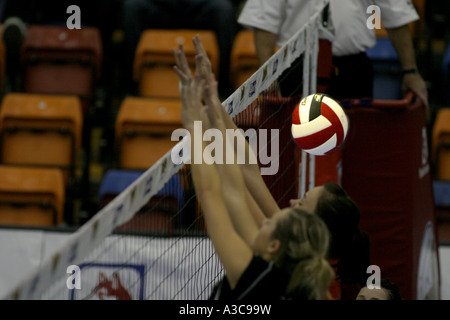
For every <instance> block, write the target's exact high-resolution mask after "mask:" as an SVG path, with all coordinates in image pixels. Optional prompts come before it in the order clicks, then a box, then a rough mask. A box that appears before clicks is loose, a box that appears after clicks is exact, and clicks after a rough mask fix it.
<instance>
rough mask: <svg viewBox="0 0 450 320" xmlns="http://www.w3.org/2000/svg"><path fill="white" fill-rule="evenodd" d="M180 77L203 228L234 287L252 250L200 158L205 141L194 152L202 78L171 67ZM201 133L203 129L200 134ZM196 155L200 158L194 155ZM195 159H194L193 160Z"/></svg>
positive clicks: (212, 168)
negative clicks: (234, 223)
mask: <svg viewBox="0 0 450 320" xmlns="http://www.w3.org/2000/svg"><path fill="white" fill-rule="evenodd" d="M174 54H175V56H176V58H177V61H181V63H183V62H182V61H183V59H184V58H183V52H182V48H181V49H180V50H175V51H174ZM175 71H176V72H177V74H178V76H179V77H180V83H181V97H182V121H183V126H184V128H185V129H186V130H187V132H188V133H189V135H188V137H190V144H191V151H192V152H191V172H192V179H193V182H194V187H195V191H196V195H197V198H198V200H199V202H200V204H201V206H202V210H203V214H204V218H205V223H206V228H207V231H208V234H209V236H210V238H211V241H212V243H213V244H214V248H215V250H216V252H217V254H218V256H219V259H220V261H221V262H222V264H223V266H224V269H225V272H226V276H227V279H228V281H229V283H230V286H231V287H232V288H234V286H235V285H236V284H237V282H238V280H239V278H240V277H241V275H242V273H243V272H244V271H245V269H246V268H247V266H248V264H249V263H250V261H251V259H252V257H253V252H252V250H251V248H250V247H249V246H248V245H247V244H246V243H245V241H244V240H243V239H242V238H241V237H240V236H239V235H238V234H237V232H236V230H235V229H234V227H233V225H232V222H231V219H230V216H229V213H228V210H227V207H226V205H225V202H224V199H223V196H222V194H223V192H222V187H221V181H220V176H219V173H218V170H217V167H216V165H209V164H207V163H206V162H205V161H204V160H205V159H203V150H204V147H205V146H206V145H205V142H204V141H203V139H201V140H202V143H203V145H202V148H201V150H200V151H201V152H198V153H197V152H194V150H195V149H194V147H195V144H194V141H195V138H194V134H199V132H196V130H195V127H194V126H195V123H196V121H202V122H203V123H205V124H206V125H208V124H209V123H208V117H207V116H206V114H205V112H204V106H203V104H202V94H203V92H204V91H203V90H204V87H203V81H201V80H200V79H199V78H192V76H190V75H189V74H185V73H183V72H182V71H181V70H180V68H178V67H175ZM201 134H202V135H203V132H202V133H201ZM198 157H200V158H198ZM195 160H197V161H195Z"/></svg>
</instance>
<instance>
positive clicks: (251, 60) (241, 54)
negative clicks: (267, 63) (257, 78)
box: [230, 29, 259, 89]
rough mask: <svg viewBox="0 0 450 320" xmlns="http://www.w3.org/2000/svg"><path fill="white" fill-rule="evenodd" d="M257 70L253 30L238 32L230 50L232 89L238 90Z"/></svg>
mask: <svg viewBox="0 0 450 320" xmlns="http://www.w3.org/2000/svg"><path fill="white" fill-rule="evenodd" d="M258 69H259V63H258V58H257V56H256V48H255V41H254V39H253V30H249V29H244V30H240V31H239V32H238V33H237V34H236V37H235V39H234V43H233V48H232V50H231V62H230V74H231V81H232V83H233V85H234V88H235V89H237V88H239V87H240V86H241V85H242V84H243V83H244V82H245V81H246V80H247V79H248V78H250V76H251V75H253V74H254V73H255V72H256V70H258Z"/></svg>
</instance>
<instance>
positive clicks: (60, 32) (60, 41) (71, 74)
mask: <svg viewBox="0 0 450 320" xmlns="http://www.w3.org/2000/svg"><path fill="white" fill-rule="evenodd" d="M102 54H103V53H102V43H101V35H100V31H99V30H98V29H97V28H93V27H84V28H82V29H67V28H66V27H62V26H51V25H31V26H29V27H28V30H27V36H26V38H25V40H24V44H23V47H22V53H21V55H22V56H21V59H22V64H23V72H24V75H23V76H24V87H25V88H24V90H25V92H29V93H47V94H49V93H51V94H54V93H56V94H75V95H78V96H79V97H80V98H81V100H82V103H83V111H84V112H85V113H86V111H87V109H88V107H89V105H90V103H91V100H92V96H93V90H94V87H95V83H96V81H97V80H98V79H99V77H100V74H101V64H102Z"/></svg>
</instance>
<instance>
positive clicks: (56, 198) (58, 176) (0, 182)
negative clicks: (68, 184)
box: [0, 165, 65, 226]
mask: <svg viewBox="0 0 450 320" xmlns="http://www.w3.org/2000/svg"><path fill="white" fill-rule="evenodd" d="M0 177H1V179H0V224H1V225H14V226H18V225H19V226H56V225H59V224H61V223H62V221H63V210H64V203H65V186H64V177H63V173H62V171H61V170H60V169H57V168H33V167H16V166H4V165H0Z"/></svg>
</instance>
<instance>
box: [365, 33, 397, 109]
mask: <svg viewBox="0 0 450 320" xmlns="http://www.w3.org/2000/svg"><path fill="white" fill-rule="evenodd" d="M366 52H367V55H368V56H369V58H370V59H371V60H372V61H373V69H374V70H373V71H374V81H373V82H374V83H373V86H374V87H373V96H374V99H377V100H400V99H401V98H402V96H403V94H402V90H401V84H402V76H401V70H402V68H401V65H400V60H399V59H398V56H397V52H396V51H395V49H394V47H393V45H392V44H391V42H390V40H389V39H388V38H378V39H377V42H376V44H375V46H374V47H373V48H370V49H368V50H367V51H366Z"/></svg>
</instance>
